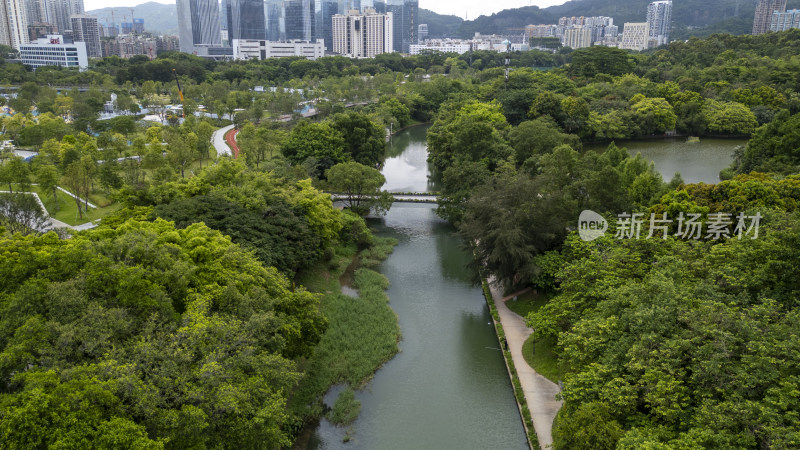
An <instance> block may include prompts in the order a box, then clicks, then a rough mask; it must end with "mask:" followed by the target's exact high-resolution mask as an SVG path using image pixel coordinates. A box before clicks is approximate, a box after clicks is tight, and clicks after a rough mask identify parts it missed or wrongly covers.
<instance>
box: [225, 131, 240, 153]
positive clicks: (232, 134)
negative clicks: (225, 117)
mask: <svg viewBox="0 0 800 450" xmlns="http://www.w3.org/2000/svg"><path fill="white" fill-rule="evenodd" d="M237 134H239V130H237V129H236V128H234V129H232V130H231V131H228V133H227V134H225V142H227V143H228V147H230V148H231V150H233V157H234V158H238V157H239V145H238V144H237V143H236V135H237Z"/></svg>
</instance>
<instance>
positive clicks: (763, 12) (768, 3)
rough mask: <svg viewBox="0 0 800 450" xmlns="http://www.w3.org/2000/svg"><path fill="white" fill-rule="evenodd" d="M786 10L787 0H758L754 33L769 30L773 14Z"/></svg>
mask: <svg viewBox="0 0 800 450" xmlns="http://www.w3.org/2000/svg"><path fill="white" fill-rule="evenodd" d="M775 11H778V12H784V11H786V0H758V4H757V5H756V15H755V18H754V19H753V34H754V35H758V34H764V33H766V32H767V31H769V27H770V23H771V22H772V14H773V13H774V12H775Z"/></svg>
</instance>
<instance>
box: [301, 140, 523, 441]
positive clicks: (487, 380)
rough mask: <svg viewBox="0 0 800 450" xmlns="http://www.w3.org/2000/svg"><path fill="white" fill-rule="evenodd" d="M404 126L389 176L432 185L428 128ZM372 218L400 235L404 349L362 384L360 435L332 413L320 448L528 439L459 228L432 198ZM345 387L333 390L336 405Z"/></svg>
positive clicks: (390, 273) (396, 285) (395, 270)
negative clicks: (427, 159) (426, 151)
mask: <svg viewBox="0 0 800 450" xmlns="http://www.w3.org/2000/svg"><path fill="white" fill-rule="evenodd" d="M404 133H407V134H406V135H405V136H406V137H407V138H403V139H394V140H393V143H392V145H393V147H394V148H393V151H394V154H395V155H397V156H395V158H399V159H398V160H396V161H395V162H394V163H391V164H386V165H385V167H384V173H385V175H386V177H387V185H388V184H390V183H395V184H393V185H392V186H397V187H396V188H394V189H393V190H401V191H417V192H419V191H425V190H427V187H428V183H429V180H428V178H427V173H428V171H427V164H425V165H424V166H421V162H420V155H418V154H417V153H418V152H420V148H422V151H423V152H424V148H425V147H424V142H425V141H424V139H425V136H424V134H425V128H416V129H411V130H407V132H404ZM397 146H403V147H405V148H406V149H407V151H408V154H406V152H405V151H404V150H403V149H402V148H397ZM404 157H406V159H403V158H404ZM388 162H389V161H387V163H388ZM422 162H424V158H423V159H422ZM401 167H402V168H403V170H402V171H401V170H398V168H401ZM421 167H424V169H423V168H421ZM422 172H424V174H423V173H422ZM370 225H371V226H372V227H373V228H375V229H376V230H377V232H378V235H380V236H392V237H394V238H397V239H398V240H399V242H400V243H399V245H398V246H397V247H396V248H395V251H394V253H393V254H392V255H391V256H390V257H389V258H388V259H387V260H386V261H385V262H384V263H383V264H382V266H381V267H380V271H381V273H383V274H384V275H386V276H387V277H388V278H389V281H390V282H391V287H390V288H389V291H388V295H389V298H390V299H391V306H392V308H393V309H394V311H395V312H396V313H397V316H398V321H399V324H400V329H401V331H402V333H403V340H402V341H401V342H400V349H401V351H400V353H399V354H398V355H397V356H396V357H395V358H394V359H392V360H391V361H389V362H388V363H387V364H386V365H385V366H384V367H383V368H381V369H380V370H379V371H378V372H377V373H376V374H375V377H374V379H373V380H372V381H371V382H370V383H369V384H368V385H367V387H366V389H364V390H363V391H360V392H357V393H356V397H357V398H358V399H359V400H360V401H361V405H362V406H361V415H360V416H359V418H358V420H357V421H356V422H355V423H354V424H353V425H352V426H351V427H350V428H351V430H350V434H351V440H350V442H348V443H343V442H342V439H343V437H344V436H345V433H346V432H347V428H340V427H335V426H333V425H331V424H330V423H329V422H327V421H326V420H323V421H322V423H321V424H320V426H319V427H318V428H317V430H316V432H315V433H314V435H313V437H312V439H311V444H310V448H316V449H323V448H324V449H334V448H348V449H356V448H357V449H471V448H476V449H524V448H527V443H526V439H525V434H524V431H523V428H522V423H521V421H520V417H519V412H518V410H517V407H516V403H515V402H514V395H513V392H512V387H511V383H510V382H509V380H508V375H507V373H506V369H505V365H504V364H503V357H502V353H501V352H500V351H499V350H498V343H497V338H496V336H495V334H494V329H493V327H492V325H491V317H490V315H489V310H488V308H487V306H486V303H485V301H484V299H483V296H482V293H481V289H480V287H478V286H475V285H474V284H473V283H472V282H473V280H474V278H475V274H474V272H472V271H470V270H468V269H467V268H466V267H465V264H466V262H467V261H468V255H467V254H466V253H465V252H464V250H463V249H462V248H461V242H460V240H459V239H458V238H457V237H456V236H454V234H453V228H452V227H451V226H450V225H449V224H447V223H445V222H444V221H442V220H441V219H439V218H438V217H437V216H436V214H435V206H434V205H423V204H395V205H394V206H392V209H391V211H390V212H389V213H388V214H387V215H386V216H385V217H382V218H372V219H370ZM338 392H339V389H334V390H332V392H331V393H329V395H328V396H326V403H327V404H328V405H332V404H333V401H335V398H336V395H337V394H338Z"/></svg>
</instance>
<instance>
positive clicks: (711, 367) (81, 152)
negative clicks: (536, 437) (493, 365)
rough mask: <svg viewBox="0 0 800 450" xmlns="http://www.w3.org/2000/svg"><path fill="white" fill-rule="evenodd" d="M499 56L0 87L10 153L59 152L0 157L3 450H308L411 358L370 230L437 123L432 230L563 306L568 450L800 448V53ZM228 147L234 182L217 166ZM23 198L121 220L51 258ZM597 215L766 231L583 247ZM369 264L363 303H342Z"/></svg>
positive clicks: (234, 66)
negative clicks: (677, 155) (668, 167)
mask: <svg viewBox="0 0 800 450" xmlns="http://www.w3.org/2000/svg"><path fill="white" fill-rule="evenodd" d="M504 56H505V55H502V54H498V53H494V52H474V53H473V54H471V55H469V54H466V55H455V54H437V53H431V54H424V55H419V56H415V57H406V58H403V57H401V56H399V55H391V54H390V55H381V56H379V57H377V58H374V59H365V60H349V59H345V58H340V57H329V58H321V59H319V60H317V61H306V60H303V59H280V60H269V61H261V62H257V61H252V62H233V63H214V62H209V61H204V60H202V59H200V58H197V57H194V56H191V55H183V54H179V53H165V54H162V55H160V56H159V57H158V58H157V59H155V60H153V61H149V60H147V59H146V58H132V59H130V60H122V59H119V58H105V59H101V60H98V61H96V62H94V63H93V65H92V67H91V69H90V70H88V71H86V72H83V73H80V72H77V71H68V70H63V69H55V68H53V69H40V70H38V71H37V72H29V71H27V70H25V68H24V67H22V66H20V65H18V64H12V63H8V62H5V61H3V62H0V64H2V69H3V70H2V72H1V73H0V80H2V81H3V82H4V83H5V84H6V86H5V87H3V88H0V90H1V91H2V92H3V94H4V95H3V96H2V97H0V98H1V99H2V101H3V102H4V103H5V104H6V105H7V106H8V107H9V108H11V109H12V110H13V112H14V114H12V115H7V116H5V117H3V118H2V126H3V133H4V139H7V140H11V141H13V142H14V144H15V145H17V146H19V147H21V148H24V149H27V150H30V151H34V152H38V155H37V156H36V157H34V158H33V159H32V160H30V161H23V160H22V159H21V158H19V157H16V156H15V155H13V154H12V153H11V152H9V151H7V150H3V151H2V152H0V160H1V161H2V164H0V185H2V186H3V190H7V191H10V192H11V193H9V194H5V193H3V194H0V208H1V209H2V211H3V214H2V215H0V227H2V228H0V236H2V238H0V259H3V261H2V264H0V272H2V273H1V274H0V279H2V280H3V281H2V283H0V429H2V433H3V436H4V437H5V438H4V440H3V441H4V443H7V445H8V447H10V448H30V447H51V446H53V447H60V446H61V447H98V448H99V447H102V448H107V447H141V448H186V447H197V448H200V447H217V448H227V447H259V446H264V445H266V446H269V447H285V446H289V445H290V444H291V443H292V441H293V440H294V439H295V438H296V437H297V435H298V434H299V432H300V430H301V429H302V428H303V426H304V425H305V424H308V423H313V421H314V420H317V419H318V418H319V417H321V416H322V415H324V414H326V413H327V411H326V410H325V408H324V407H323V406H322V402H321V397H322V395H323V394H324V393H325V392H326V391H327V390H328V387H329V386H331V385H333V384H335V383H339V382H344V383H347V384H349V385H350V387H351V388H359V387H363V383H365V382H366V380H368V379H369V378H370V376H371V375H372V373H374V371H375V370H376V369H377V368H378V367H380V366H381V364H383V363H384V362H386V361H387V360H388V359H389V358H391V357H392V355H394V353H395V352H397V350H398V349H397V340H398V338H399V330H398V327H397V319H396V317H395V316H394V314H393V312H392V310H391V309H390V308H389V307H388V304H387V299H386V296H385V294H384V293H383V290H384V289H385V288H386V286H387V281H386V279H385V278H383V277H382V276H381V275H380V274H378V273H376V272H374V271H372V270H370V268H371V267H373V266H374V265H376V264H377V263H378V262H379V261H380V260H381V259H382V258H384V257H385V256H386V255H387V254H388V252H390V251H391V248H392V245H393V243H392V241H391V240H382V239H378V238H375V237H374V236H373V235H372V233H371V232H370V230H369V229H368V228H367V225H366V222H365V220H364V219H363V216H364V215H366V214H368V213H370V211H372V213H373V214H376V213H377V214H379V213H380V212H381V211H385V210H386V209H387V208H389V207H390V206H391V199H390V198H388V197H387V196H385V195H381V194H380V192H379V189H380V187H381V185H382V184H383V182H384V180H383V176H382V175H381V174H380V172H379V170H378V169H379V168H380V167H381V164H382V162H383V158H384V156H385V155H384V151H385V146H384V139H385V137H386V133H387V132H388V131H389V130H396V129H399V128H402V127H405V126H409V125H413V124H417V123H423V122H431V127H430V129H429V132H428V144H429V160H430V163H431V165H432V166H433V167H434V168H435V170H436V172H437V175H438V176H441V179H442V192H441V197H440V198H441V200H440V204H439V205H438V213H439V214H440V215H441V216H442V217H444V218H445V219H447V220H449V221H450V222H451V223H452V224H454V225H455V226H456V227H457V229H458V232H459V233H460V235H461V236H462V237H463V238H464V242H465V243H469V245H470V246H471V250H472V251H473V254H474V255H475V261H474V265H475V266H476V267H477V268H478V269H479V270H480V271H482V274H483V275H485V276H492V277H494V278H495V279H497V280H501V281H502V282H503V283H504V285H505V286H506V287H507V289H508V290H509V291H510V290H513V289H515V288H519V287H533V288H535V289H536V290H537V292H540V293H541V294H542V295H543V296H544V298H546V299H547V301H546V304H544V305H543V306H542V307H541V308H539V309H538V310H536V311H534V312H533V313H531V314H530V315H529V316H528V321H529V323H530V325H531V326H533V328H534V329H535V335H534V336H535V338H536V339H538V340H540V342H542V343H543V344H541V345H545V344H544V343H549V346H550V349H551V351H552V353H553V355H554V358H555V362H556V364H557V366H558V370H559V378H560V379H561V380H562V381H563V391H562V394H561V395H562V396H563V399H564V407H563V409H562V411H561V412H560V414H559V417H558V418H557V421H556V424H555V427H554V438H555V448H587V449H588V448H592V449H597V448H617V447H619V448H642V447H649V448H676V447H680V448H698V447H704V448H705V447H716V448H771V447H775V448H792V447H797V446H798V445H800V436H799V435H798V431H797V430H798V429H800V423H798V415H797V414H798V411H800V405H798V404H797V395H796V392H797V390H798V389H800V385H798V381H797V380H798V379H800V378H799V377H800V367H798V365H797V361H798V358H797V351H798V348H800V347H799V346H800V342H798V340H797V336H796V333H795V332H794V330H795V329H796V327H797V325H798V323H797V322H798V309H797V305H796V299H797V298H798V289H800V286H799V285H798V280H797V277H796V274H797V272H798V269H799V268H800V267H798V266H800V255H798V250H797V249H798V244H799V243H798V236H799V235H800V234H799V232H800V228H799V227H800V225H799V224H800V217H798V206H800V176H798V173H800V150H798V149H800V135H799V134H798V131H797V130H798V125H799V124H800V95H799V94H798V91H797V90H796V89H797V85H798V82H800V78H798V77H800V70H799V69H800V67H798V64H800V31H798V30H795V31H792V32H785V33H776V34H767V35H763V36H758V37H752V36H730V35H714V36H712V37H710V38H708V39H702V40H701V39H692V40H689V41H688V42H681V43H672V44H670V46H669V47H666V48H662V49H658V50H656V51H652V52H648V53H642V54H640V53H629V52H625V51H621V50H617V49H610V48H589V49H581V50H577V51H565V52H563V53H561V54H550V53H544V52H536V51H532V52H524V53H514V54H512V55H511V67H510V68H511V70H510V74H509V76H508V78H506V77H505V74H504V69H503V65H504ZM173 68H174V69H175V70H176V72H177V73H178V74H179V77H180V78H181V84H182V85H183V87H184V90H183V93H184V94H185V97H186V100H185V101H184V103H183V105H182V114H181V113H176V111H175V110H173V109H170V105H175V104H177V103H178V101H179V93H178V91H177V87H176V86H175V84H174V80H173V78H172V69H173ZM543 68H546V70H545V69H543ZM112 94H114V97H113V98H114V100H113V101H112V100H111V99H112ZM108 102H110V105H111V106H112V108H113V109H114V110H116V111H118V112H119V113H120V114H119V115H117V116H116V117H113V118H110V119H106V118H101V114H100V113H101V111H102V110H103V109H104V108H105V107H106V104H107V103H108ZM311 104H313V106H314V109H315V111H316V113H315V114H314V115H312V116H311V117H308V118H303V117H302V113H301V112H302V111H303V108H304V107H305V106H307V105H311ZM145 111H146V112H145ZM194 113H197V114H194ZM145 114H147V115H148V117H149V120H151V121H149V122H146V121H144V120H143V118H144V116H145ZM183 114H185V116H186V117H185V119H183V118H182V117H180V116H181V115H183ZM225 125H234V126H235V127H236V128H238V129H239V136H238V138H237V139H238V142H239V147H240V148H241V151H240V153H239V155H238V158H227V157H223V156H221V155H216V151H215V149H214V148H213V147H212V146H211V145H210V140H211V136H212V134H213V133H214V131H215V130H217V129H219V128H220V127H222V126H225ZM668 134H669V135H677V136H686V137H688V136H695V137H701V138H702V137H706V136H721V137H731V136H735V137H746V138H749V142H748V144H747V145H746V146H745V147H743V148H741V149H740V150H738V151H737V153H736V155H735V161H734V163H733V164H732V165H731V167H729V168H726V169H725V170H723V171H722V172H721V173H720V178H721V180H722V181H721V182H720V183H718V184H716V185H708V184H702V183H700V184H686V183H685V182H684V181H683V180H682V179H681V178H680V176H679V175H676V176H675V177H673V178H672V179H670V180H664V179H662V177H661V175H660V174H659V173H658V172H657V171H656V170H655V169H654V167H653V166H652V164H651V163H649V162H648V161H646V160H645V159H644V158H642V157H641V156H640V155H630V154H629V153H628V152H627V151H626V150H625V149H624V147H625V141H626V140H629V139H635V138H654V137H655V138H663V137H664V136H665V135H668ZM587 144H592V146H593V147H595V148H596V147H597V144H601V145H602V146H603V147H605V149H604V150H602V151H597V150H586V149H585V147H588V145H587ZM59 187H62V188H64V189H66V190H68V191H70V192H71V193H74V196H73V197H69V196H65V195H64V193H63V192H62V191H60V190H59V189H58V188H59ZM326 191H327V192H340V193H348V194H349V195H348V197H347V198H346V200H345V202H346V205H347V206H348V208H346V209H345V210H344V211H342V210H340V209H338V208H335V207H334V206H333V204H332V201H331V197H330V196H329V195H328V194H326V193H325V192H326ZM28 192H36V193H37V194H38V196H39V198H41V200H42V202H43V206H44V207H45V209H46V213H47V214H49V215H51V216H54V217H55V218H58V219H59V220H63V221H67V222H69V223H68V224H69V225H80V224H85V223H86V222H89V221H92V220H95V221H96V220H98V219H102V220H100V222H99V226H97V227H96V228H94V229H92V230H89V231H80V232H79V231H75V230H65V229H61V230H56V231H51V232H48V233H41V232H40V231H42V230H41V224H42V223H43V221H42V218H43V216H44V214H45V211H43V210H41V207H40V206H39V204H38V203H36V202H33V201H31V196H30V194H28ZM585 209H591V210H594V211H596V212H598V213H601V214H603V215H604V216H605V217H606V218H607V220H608V221H609V222H610V224H611V226H612V227H613V226H617V225H618V222H619V220H620V218H619V217H618V214H621V213H625V212H627V213H639V214H643V215H644V214H646V215H647V216H648V217H649V216H650V214H658V215H661V214H664V213H666V214H668V215H669V217H676V216H678V215H680V214H686V215H689V214H692V215H697V218H698V220H699V221H700V223H701V224H703V225H705V226H709V225H708V224H709V222H710V221H711V220H712V218H713V217H717V218H719V217H722V216H720V214H723V215H724V214H729V215H730V217H729V218H730V220H732V221H734V220H736V218H737V217H738V216H739V215H741V217H748V218H752V217H755V216H757V215H758V217H760V219H761V228H760V230H759V235H758V237H757V238H755V239H753V238H754V237H755V236H754V235H753V233H752V230H748V233H741V234H739V235H737V234H736V233H735V232H734V233H729V234H728V236H727V237H726V238H722V239H715V240H710V239H700V240H691V239H686V238H685V236H684V235H683V234H681V233H680V231H679V230H677V229H669V230H668V231H669V233H664V234H665V235H666V234H669V236H659V238H658V239H626V240H620V239H614V238H613V237H611V236H608V237H604V238H600V239H597V240H595V241H592V242H585V241H582V240H580V239H579V238H578V236H577V232H576V226H575V225H576V221H577V218H578V216H579V214H580V212H581V211H582V210H585ZM740 231H743V230H741V229H740ZM676 234H677V235H676ZM352 264H355V265H357V266H358V267H360V268H358V270H354V283H355V287H356V288H358V289H359V291H360V293H361V296H360V297H359V298H357V299H354V298H352V297H346V296H343V295H341V294H339V293H338V292H336V290H337V286H338V277H339V275H341V274H342V273H344V271H345V269H347V268H348V267H351V270H352V269H353V268H354V267H355V266H351V265H352ZM345 392H349V393H351V394H352V391H349V390H346V391H345ZM343 403H347V402H343ZM350 403H353V402H352V401H351V402H350ZM354 408H355V412H353V411H346V412H345V413H343V414H339V413H340V412H341V411H339V412H338V413H337V417H341V416H346V417H353V414H355V415H357V407H355V406H354ZM76 424H77V425H76ZM78 425H79V426H78Z"/></svg>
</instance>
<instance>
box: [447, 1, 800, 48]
mask: <svg viewBox="0 0 800 450" xmlns="http://www.w3.org/2000/svg"><path fill="white" fill-rule="evenodd" d="M651 1H652V0H573V1H570V2H567V3H564V4H563V5H558V6H551V7H548V8H538V7H536V6H526V7H522V8H515V9H507V10H504V11H500V12H498V13H495V14H492V15H491V16H481V17H478V18H477V19H475V20H471V21H465V22H463V23H462V24H461V26H460V27H459V29H458V31H457V33H456V34H457V35H458V36H459V37H463V38H468V37H471V36H472V35H474V34H475V32H481V33H485V34H491V33H498V34H504V33H512V32H516V31H515V30H510V29H512V28H521V27H524V26H525V25H528V24H547V23H556V21H558V18H559V17H564V16H567V17H571V16H610V17H613V18H614V23H615V24H616V25H619V26H620V31H622V25H624V24H625V22H644V21H645V20H646V18H647V5H648V4H649V3H650V2H651ZM756 3H757V0H674V1H673V11H672V24H673V33H672V35H673V37H674V38H678V39H682V38H688V37H689V36H691V35H698V36H705V35H708V34H710V33H712V32H716V33H732V34H743V33H749V32H750V30H751V29H752V26H753V15H754V14H755V5H756ZM797 7H800V0H789V2H788V8H789V9H791V8H797Z"/></svg>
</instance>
